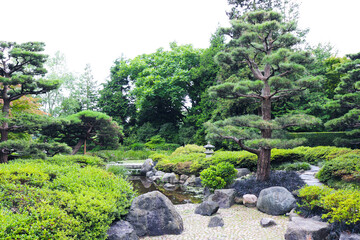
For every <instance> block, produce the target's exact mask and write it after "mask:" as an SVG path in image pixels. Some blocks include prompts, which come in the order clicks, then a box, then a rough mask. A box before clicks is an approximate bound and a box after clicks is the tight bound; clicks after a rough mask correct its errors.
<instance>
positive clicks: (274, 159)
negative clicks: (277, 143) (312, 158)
mask: <svg viewBox="0 0 360 240" xmlns="http://www.w3.org/2000/svg"><path fill="white" fill-rule="evenodd" d="M304 157H305V154H304V153H303V152H301V151H295V150H294V149H277V148H274V149H271V163H272V164H275V165H278V164H281V163H285V162H298V161H302V160H303V159H304Z"/></svg>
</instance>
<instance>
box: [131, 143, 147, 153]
mask: <svg viewBox="0 0 360 240" xmlns="http://www.w3.org/2000/svg"><path fill="white" fill-rule="evenodd" d="M129 148H130V149H131V150H135V151H139V150H145V148H146V146H145V144H144V143H133V144H131V145H130V146H129Z"/></svg>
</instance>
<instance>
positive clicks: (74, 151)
mask: <svg viewBox="0 0 360 240" xmlns="http://www.w3.org/2000/svg"><path fill="white" fill-rule="evenodd" d="M84 142H85V139H80V140H79V142H78V143H77V144H76V145H75V147H74V148H73V151H72V153H71V155H75V154H76V153H77V152H78V151H79V150H80V148H81V146H82V145H83V144H84Z"/></svg>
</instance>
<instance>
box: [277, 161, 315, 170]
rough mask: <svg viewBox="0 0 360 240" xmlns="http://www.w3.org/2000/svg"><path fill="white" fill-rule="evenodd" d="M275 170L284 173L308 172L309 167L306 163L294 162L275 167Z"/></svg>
mask: <svg viewBox="0 0 360 240" xmlns="http://www.w3.org/2000/svg"><path fill="white" fill-rule="evenodd" d="M276 169H277V170H285V171H300V170H310V169H311V166H310V164H309V163H306V162H295V163H284V164H281V165H280V166H278V167H276Z"/></svg>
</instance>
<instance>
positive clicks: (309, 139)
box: [289, 132, 347, 147]
mask: <svg viewBox="0 0 360 240" xmlns="http://www.w3.org/2000/svg"><path fill="white" fill-rule="evenodd" d="M289 136H290V137H291V138H294V139H296V138H305V139H306V142H305V143H304V146H308V147H317V146H335V143H334V140H335V139H336V138H346V137H347V136H346V133H345V132H297V133H290V134H289Z"/></svg>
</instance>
